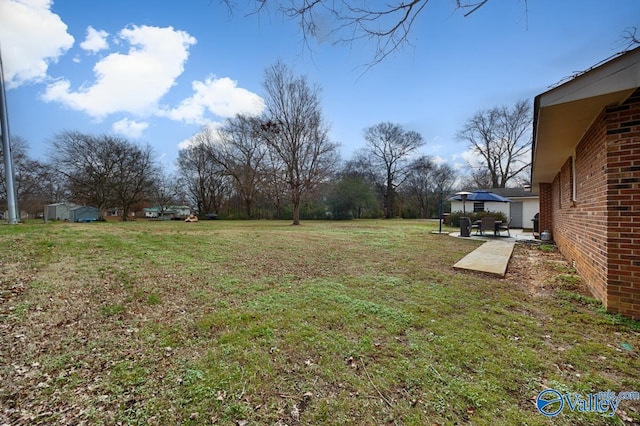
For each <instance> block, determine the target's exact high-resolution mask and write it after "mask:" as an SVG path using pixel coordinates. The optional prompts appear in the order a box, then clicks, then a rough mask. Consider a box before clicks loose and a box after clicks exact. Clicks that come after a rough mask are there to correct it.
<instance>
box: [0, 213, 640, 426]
mask: <svg viewBox="0 0 640 426" xmlns="http://www.w3.org/2000/svg"><path fill="white" fill-rule="evenodd" d="M435 227H437V223H433V222H428V221H398V220H392V221H350V222H304V223H303V225H302V226H300V227H292V226H290V225H289V223H288V222H278V221H247V222H231V221H204V222H198V223H191V224H187V223H182V222H135V223H113V222H108V223H94V224H68V223H55V224H48V225H44V224H35V223H31V224H25V225H19V226H4V227H0V243H1V244H2V245H3V247H5V248H6V250H5V255H4V256H3V259H2V264H3V275H2V277H1V278H0V283H1V285H2V287H0V295H1V296H2V298H1V299H0V301H2V304H1V305H0V327H2V333H1V334H0V349H1V351H0V361H2V362H0V377H2V378H3V384H2V385H0V410H2V411H0V420H2V421H3V422H6V423H9V424H78V423H83V422H84V423H88V424H117V423H122V424H141V425H142V424H144V425H147V424H151V425H154V424H157V425H164V424H185V425H207V424H228V425H237V424H244V422H247V423H246V424H277V423H278V422H280V423H279V424H290V425H293V424H314V425H315V424H335V425H338V424H340V425H342V424H362V425H370V424H386V423H389V424H415V425H423V424H429V425H431V424H441V425H445V424H471V423H472V424H479V425H482V424H530V425H537V424H539V425H546V424H551V422H550V421H548V420H547V419H546V418H544V417H543V416H542V415H540V414H539V413H538V412H537V410H536V408H535V406H534V400H535V397H536V396H537V394H538V393H539V392H540V391H541V390H543V389H545V388H548V387H554V388H556V389H559V390H563V391H566V392H582V393H587V392H599V391H605V390H613V391H616V392H619V391H638V390H640V389H639V387H640V386H639V384H640V356H639V355H638V354H639V349H640V337H639V333H638V331H639V330H640V327H638V323H637V322H634V321H630V320H628V319H624V318H622V317H619V316H613V315H609V314H607V313H606V312H604V310H603V309H602V304H601V303H599V302H598V301H597V300H595V299H593V298H590V297H588V296H585V294H584V289H583V287H582V286H583V284H582V283H581V282H580V280H579V279H577V278H576V276H575V274H574V273H573V271H572V270H571V268H569V267H568V266H558V265H559V264H558V262H555V261H554V262H542V263H541V267H545V268H549V269H550V270H553V272H554V273H555V275H556V279H555V280H554V281H553V285H552V286H553V287H554V288H553V289H552V291H550V292H548V294H547V293H545V294H543V295H540V294H532V293H531V291H529V289H528V288H527V285H526V283H525V282H521V281H519V278H510V277H509V276H507V278H506V279H495V278H490V277H486V276H481V275H478V274H472V273H463V272H460V271H456V270H454V269H453V268H452V265H453V264H454V263H455V262H456V261H457V260H459V259H460V258H461V257H462V256H464V255H465V254H467V253H468V252H470V251H471V250H473V249H474V248H475V247H477V244H478V242H477V241H469V240H462V239H455V238H451V237H449V236H446V235H437V234H431V231H432V230H433V229H435ZM545 247H546V245H545ZM549 247H551V248H554V246H551V245H549ZM519 250H531V251H534V250H535V251H536V252H538V253H541V254H539V255H541V256H543V257H544V256H553V255H556V256H557V253H556V252H555V248H554V249H553V250H552V249H546V248H544V249H542V248H541V249H540V250H537V249H536V248H533V247H531V248H525V247H520V248H519ZM510 269H511V268H510ZM620 410H621V411H620V412H619V415H618V416H616V417H614V418H612V419H611V418H605V417H601V416H597V415H587V414H580V413H571V412H569V411H566V412H563V413H562V414H561V415H560V416H558V417H557V418H555V419H554V421H553V424H564V425H570V424H596V425H600V424H601V425H608V424H622V423H621V420H620V419H622V418H623V419H627V420H625V421H626V422H629V421H635V422H639V421H640V416H639V415H638V410H640V406H639V405H638V403H637V401H624V402H622V403H621V408H620ZM634 410H635V411H634ZM628 419H632V420H628Z"/></svg>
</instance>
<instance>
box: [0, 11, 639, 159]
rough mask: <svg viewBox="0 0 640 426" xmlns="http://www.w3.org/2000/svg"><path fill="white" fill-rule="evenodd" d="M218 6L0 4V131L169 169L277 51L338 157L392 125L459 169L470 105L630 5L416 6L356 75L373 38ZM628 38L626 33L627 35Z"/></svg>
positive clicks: (517, 82) (241, 108) (605, 39)
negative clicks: (316, 33) (310, 29)
mask: <svg viewBox="0 0 640 426" xmlns="http://www.w3.org/2000/svg"><path fill="white" fill-rule="evenodd" d="M237 3H238V5H239V6H238V8H237V9H236V10H235V11H234V12H233V13H230V12H229V9H228V8H227V7H226V6H225V5H223V4H221V3H220V2H219V1H218V0H192V1H189V2H185V1H178V0H164V1H161V2H158V1H151V0H136V1H129V0H109V1H87V0H65V1H62V0H59V1H55V2H52V1H48V0H19V1H17V0H0V47H1V49H2V56H3V64H4V71H5V81H6V83H7V88H8V91H7V100H8V109H9V115H10V125H11V127H10V130H11V134H12V135H13V136H21V137H23V138H25V139H26V140H27V142H28V143H29V146H30V148H31V155H32V156H33V157H35V158H38V159H43V160H46V157H47V153H48V152H49V151H48V150H49V145H48V141H49V140H50V139H51V138H52V137H53V136H54V135H55V134H56V133H57V132H60V131H63V130H78V131H81V132H86V133H92V134H102V133H110V134H118V135H120V136H124V137H127V138H128V139H130V140H132V141H135V142H139V143H144V144H147V143H148V144H149V145H151V146H152V147H153V149H154V151H155V152H156V154H157V155H158V158H159V159H160V160H161V161H162V162H163V163H164V164H166V165H167V167H169V168H172V167H173V164H174V161H175V159H176V158H177V155H178V151H179V149H180V147H181V146H184V145H185V143H188V140H189V138H190V137H191V136H193V135H194V134H195V133H196V132H198V130H199V129H200V128H201V126H203V125H216V123H220V122H222V121H224V119H225V118H226V117H229V116H233V115H234V114H236V113H258V112H260V110H261V106H262V98H261V96H262V94H263V90H262V80H263V77H264V70H265V68H266V67H268V66H270V65H272V64H273V63H275V62H276V61H277V60H282V61H283V62H285V63H286V64H288V65H290V66H291V67H293V69H294V70H295V72H296V73H297V74H304V75H306V76H307V78H308V80H309V82H311V83H313V84H317V85H318V86H319V87H321V89H322V91H321V96H322V107H323V112H324V116H325V119H326V120H327V122H328V124H329V125H330V127H331V136H332V138H333V140H334V141H335V142H337V143H338V144H340V151H341V155H342V158H343V159H349V158H350V157H351V156H352V155H353V153H354V151H356V150H358V149H360V148H362V147H363V145H364V141H363V137H362V133H363V130H364V128H366V127H369V126H372V125H374V124H377V123H379V122H381V121H392V122H395V123H398V124H401V125H403V126H404V127H405V128H407V129H410V130H416V131H418V132H420V133H421V134H422V136H423V137H424V140H425V142H426V144H425V146H424V148H423V153H424V154H427V155H431V156H433V157H434V158H437V159H438V160H439V161H442V162H448V163H449V164H451V165H453V166H455V167H457V168H460V169H462V170H464V164H465V159H469V158H470V155H469V152H466V150H467V147H466V146H465V145H464V144H463V143H460V142H457V141H456V134H457V133H458V131H460V129H461V128H462V127H463V126H464V124H465V122H466V121H467V120H468V119H469V118H471V117H472V116H473V115H474V114H475V113H476V112H478V111H479V110H482V109H486V108H490V107H493V106H500V105H507V106H511V105H513V104H515V102H517V101H518V100H521V99H527V100H529V101H530V102H531V103H533V98H534V97H535V96H536V95H538V94H540V93H542V92H544V91H546V90H547V89H548V88H549V86H550V85H553V84H555V83H557V82H559V81H560V80H561V79H563V78H565V77H567V76H569V75H572V74H574V73H575V72H579V71H583V70H585V69H587V68H589V67H590V66H592V65H594V64H596V63H598V62H600V61H601V60H603V59H605V58H607V57H609V56H611V55H613V54H614V53H616V52H619V51H621V50H622V49H623V48H624V46H625V44H624V43H623V41H622V34H623V32H624V31H625V29H628V28H630V27H640V1H639V0H615V1H602V0H580V1H578V0H575V1H574V0H562V1H558V0H529V1H528V2H527V3H525V2H524V1H523V0H510V1H507V0H490V1H489V2H488V3H487V4H486V5H485V6H484V7H482V8H481V9H479V10H478V11H476V12H475V13H473V14H472V15H470V16H468V17H463V16H462V14H461V13H460V11H456V10H455V3H456V2H455V1H454V0H431V1H430V2H429V3H428V4H427V5H426V7H425V9H424V10H423V12H422V13H421V15H420V18H419V20H418V21H417V22H416V23H415V27H414V31H413V32H412V33H411V35H410V43H411V45H408V46H406V47H404V48H403V49H402V50H400V51H398V52H396V53H394V54H392V55H391V56H389V57H388V58H387V59H386V60H385V61H384V62H382V63H380V64H378V65H376V66H374V67H372V68H370V69H366V68H365V67H364V66H365V65H366V64H367V63H368V62H370V61H371V59H372V58H373V54H374V47H375V46H374V45H373V44H372V43H370V42H367V41H366V40H363V41H358V42H355V43H353V44H351V45H349V46H337V45H332V44H331V43H330V41H327V40H310V41H309V48H306V47H305V45H304V43H303V40H302V35H301V34H300V32H299V31H298V27H297V23H296V22H294V21H291V20H289V19H287V18H285V17H283V16H282V15H280V14H279V13H278V12H277V10H276V8H275V4H276V3H271V7H270V8H269V9H267V10H265V11H263V12H261V13H260V14H257V15H249V16H247V15H246V12H247V10H248V9H247V7H248V6H247V5H248V4H251V2H245V1H239V2H237ZM639 32H640V31H639Z"/></svg>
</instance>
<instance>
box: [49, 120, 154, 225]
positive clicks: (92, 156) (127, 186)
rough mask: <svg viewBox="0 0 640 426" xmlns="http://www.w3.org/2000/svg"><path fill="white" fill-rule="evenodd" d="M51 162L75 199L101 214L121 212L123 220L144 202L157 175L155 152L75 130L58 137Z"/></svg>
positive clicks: (113, 138) (120, 140) (53, 145)
mask: <svg viewBox="0 0 640 426" xmlns="http://www.w3.org/2000/svg"><path fill="white" fill-rule="evenodd" d="M52 147H53V152H52V155H51V159H52V163H53V164H54V166H55V167H56V169H57V171H58V173H60V174H62V175H63V176H64V177H65V178H66V180H67V185H68V188H69V189H70V193H71V194H72V197H73V198H74V199H75V200H76V201H78V202H81V203H87V204H92V205H95V206H96V207H97V208H98V209H99V210H100V211H101V212H104V210H105V209H107V208H112V207H118V208H120V209H121V212H122V215H121V219H122V220H127V216H128V213H129V212H130V211H131V209H132V207H133V206H134V205H136V204H139V203H141V202H144V201H145V200H146V199H147V198H148V196H149V193H150V190H151V187H152V185H153V181H154V179H155V177H156V175H157V171H158V169H157V166H156V164H155V163H154V160H153V151H152V150H151V148H150V147H149V146H146V147H139V146H137V145H134V144H132V143H131V142H129V141H127V140H125V139H121V138H118V137H114V136H109V135H102V136H92V135H87V134H83V133H80V132H74V131H65V132H62V133H60V134H58V135H56V136H55V137H54V139H53V141H52Z"/></svg>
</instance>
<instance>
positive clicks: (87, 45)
mask: <svg viewBox="0 0 640 426" xmlns="http://www.w3.org/2000/svg"><path fill="white" fill-rule="evenodd" d="M108 36H109V33H108V32H106V31H104V30H100V31H98V30H96V29H95V28H93V27H91V26H89V27H88V28H87V38H85V39H84V41H83V42H82V43H80V47H81V48H83V49H84V50H87V51H89V52H91V53H98V52H99V51H101V50H104V49H107V48H109V43H108V42H107V37H108Z"/></svg>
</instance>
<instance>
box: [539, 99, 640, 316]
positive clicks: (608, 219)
mask: <svg viewBox="0 0 640 426" xmlns="http://www.w3.org/2000/svg"><path fill="white" fill-rule="evenodd" d="M574 168H575V170H574ZM574 186H575V197H574ZM548 205H550V206H551V209H552V213H549V212H547V206H548ZM547 217H548V218H549V219H547ZM540 221H541V222H540V230H541V231H542V230H544V229H551V230H552V232H553V239H554V240H555V242H556V243H557V245H558V248H559V249H560V251H561V252H562V254H563V255H564V256H565V257H566V258H567V259H568V260H569V261H570V262H571V263H572V264H573V265H574V266H575V268H576V270H577V271H578V273H579V274H580V276H581V277H582V278H583V280H584V281H585V282H586V283H587V285H588V286H589V288H590V290H591V292H592V293H593V295H594V296H595V297H597V298H599V299H600V300H602V301H603V302H604V303H605V305H606V306H607V309H608V310H609V311H611V312H615V313H621V314H624V315H627V316H630V317H632V318H635V319H640V90H638V91H636V93H635V94H634V96H632V97H631V98H630V99H629V100H627V102H625V104H624V105H621V106H616V107H611V108H608V109H606V110H605V111H603V113H602V114H600V116H599V117H598V118H597V119H596V120H595V121H594V124H593V125H592V126H591V128H590V129H589V130H588V131H587V133H585V135H584V137H583V139H582V140H581V141H580V143H579V144H578V145H577V147H576V150H575V154H574V156H573V157H569V158H567V159H566V161H565V163H564V165H563V166H562V168H561V170H560V172H559V173H558V174H557V175H556V177H555V179H554V181H553V183H551V184H541V185H540ZM547 221H551V222H552V225H551V226H549V225H547Z"/></svg>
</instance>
